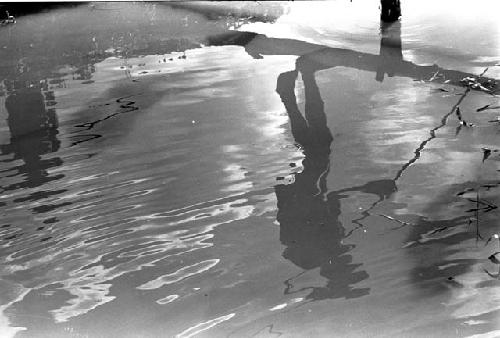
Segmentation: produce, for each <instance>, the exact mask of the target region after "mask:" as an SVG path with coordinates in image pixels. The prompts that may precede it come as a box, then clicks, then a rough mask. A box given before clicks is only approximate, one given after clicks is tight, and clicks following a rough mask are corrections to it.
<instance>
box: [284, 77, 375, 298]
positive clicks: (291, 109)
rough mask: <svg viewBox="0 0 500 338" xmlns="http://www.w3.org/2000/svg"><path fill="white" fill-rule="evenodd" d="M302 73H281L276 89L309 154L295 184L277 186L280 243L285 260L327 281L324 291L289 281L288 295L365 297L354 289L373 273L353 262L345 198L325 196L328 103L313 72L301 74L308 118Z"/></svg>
mask: <svg viewBox="0 0 500 338" xmlns="http://www.w3.org/2000/svg"><path fill="white" fill-rule="evenodd" d="M297 73H298V72H297V71H292V72H287V73H283V74H281V75H280V76H279V78H278V84H277V92H278V93H279V95H280V97H281V100H282V101H283V104H284V105H285V108H286V111H287V113H288V116H289V118H290V124H291V130H292V134H293V137H294V139H295V141H296V142H297V143H298V144H299V145H300V146H301V147H302V150H303V153H304V155H305V158H304V160H303V162H302V165H303V168H304V169H303V171H302V172H301V173H299V174H297V175H295V181H294V183H292V184H289V185H278V186H276V187H275V191H276V197H277V201H278V215H277V220H278V222H279V223H280V241H281V243H282V244H283V245H285V246H286V249H285V251H284V252H283V257H284V258H286V259H288V260H290V261H291V262H293V263H294V264H295V265H297V266H299V267H301V268H302V269H304V270H312V269H316V268H319V273H320V275H321V276H323V277H325V278H326V279H327V280H328V281H327V284H326V286H324V287H307V288H303V289H300V290H291V289H292V288H293V285H292V282H291V280H288V281H287V284H288V285H287V290H286V291H285V293H292V292H301V291H304V290H306V289H311V292H310V293H309V294H308V296H307V299H311V300H321V299H328V298H341V297H345V298H356V297H361V296H363V295H366V294H368V292H369V289H367V288H355V287H352V285H353V284H356V283H357V282H360V281H362V280H364V279H366V278H368V274H367V273H366V271H355V270H356V269H358V268H359V267H360V266H361V264H353V263H352V257H351V256H350V255H348V254H347V253H348V252H349V251H350V250H352V249H353V247H354V246H353V245H345V244H343V243H342V239H343V238H344V237H345V233H344V228H343V227H342V225H341V224H340V222H339V220H338V217H339V215H340V198H341V196H339V195H333V194H328V196H326V189H327V186H326V177H327V175H328V172H329V168H330V146H331V143H332V141H333V137H332V135H331V132H330V129H329V128H328V126H327V121H326V115H325V112H324V103H323V100H322V99H321V96H320V92H319V88H318V86H317V84H316V80H315V78H314V72H309V71H304V70H302V71H301V75H302V80H303V82H304V89H305V118H304V116H303V115H302V113H301V112H300V110H299V108H298V106H297V100H296V98H295V94H294V89H295V80H296V77H297Z"/></svg>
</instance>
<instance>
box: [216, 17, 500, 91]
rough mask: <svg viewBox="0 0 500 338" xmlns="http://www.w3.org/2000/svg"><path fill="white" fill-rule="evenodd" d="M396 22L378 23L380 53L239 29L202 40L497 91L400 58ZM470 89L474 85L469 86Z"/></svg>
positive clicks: (488, 83) (490, 83)
mask: <svg viewBox="0 0 500 338" xmlns="http://www.w3.org/2000/svg"><path fill="white" fill-rule="evenodd" d="M400 29H401V28H400V22H399V21H397V22H394V23H392V24H387V23H385V24H384V23H383V24H382V26H381V33H382V41H381V50H380V55H375V54H370V53H363V52H357V51H354V50H351V49H345V48H332V47H327V46H324V45H318V44H314V43H309V42H304V41H300V40H294V39H281V38H269V37H267V36H266V35H263V34H257V33H252V32H243V31H231V32H226V33H224V34H219V35H215V36H210V37H209V38H207V40H206V43H207V44H208V45H212V46H225V45H237V46H242V47H244V48H245V51H246V52H247V53H248V54H249V55H250V56H252V57H253V58H257V59H258V58H262V56H263V55H297V56H300V58H299V60H297V62H298V67H299V68H300V63H307V64H308V65H309V66H312V65H314V68H315V69H316V70H321V69H328V68H333V67H348V68H355V69H359V70H364V71H369V72H375V73H376V74H377V75H376V78H377V80H379V81H382V80H383V77H382V76H381V75H382V74H383V73H387V74H388V75H389V76H400V77H408V78H411V79H414V80H422V81H432V82H436V83H444V82H445V81H446V83H447V84H448V85H451V86H460V87H463V86H464V85H463V84H462V83H461V80H462V79H463V78H465V77H474V78H476V79H477V80H478V82H479V83H481V85H482V86H483V87H484V88H487V89H488V90H489V93H490V94H496V93H498V92H499V91H500V86H498V84H497V80H495V79H492V78H488V77H486V76H477V75H475V74H471V73H466V72H461V71H457V70H450V69H444V68H442V67H439V66H438V65H429V66H427V65H426V66H421V65H417V64H415V63H412V62H409V61H405V60H403V59H402V52H401V37H400V34H401V33H400ZM473 89H474V88H473Z"/></svg>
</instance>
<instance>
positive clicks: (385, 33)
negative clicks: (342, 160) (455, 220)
mask: <svg viewBox="0 0 500 338" xmlns="http://www.w3.org/2000/svg"><path fill="white" fill-rule="evenodd" d="M381 32H382V39H381V45H380V56H381V62H380V65H379V67H378V68H377V80H378V81H383V77H384V73H385V72H387V73H388V75H389V76H392V75H393V74H392V71H391V69H390V65H391V64H393V62H394V60H396V61H398V60H401V59H402V52H401V34H400V32H401V28H400V23H399V22H397V23H395V24H387V23H382V24H381ZM248 37H249V36H248V35H246V36H243V37H242V38H240V40H239V41H238V40H236V41H237V42H240V43H242V42H244V41H245V38H247V39H248ZM250 53H252V51H250ZM251 55H252V54H251ZM306 55H307V54H306ZM297 65H298V68H299V69H300V74H301V75H302V80H303V82H304V91H305V117H304V116H303V115H302V113H301V112H300V110H299V108H298V105H297V100H296V97H295V93H294V89H295V81H296V78H297V75H298V71H297V70H295V71H291V72H287V73H283V74H281V75H280V76H279V78H278V83H277V92H278V94H279V95H280V97H281V100H282V101H283V104H284V106H285V108H286V111H287V114H288V116H289V119H290V125H291V131H292V134H293V137H294V139H295V141H296V142H297V144H298V145H299V146H300V147H301V149H302V151H303V153H304V156H305V158H304V160H303V162H302V164H303V171H302V172H301V173H299V174H296V175H295V180H294V182H293V183H292V184H289V185H278V186H276V187H275V191H276V197H277V200H278V215H277V220H278V222H279V223H280V241H281V243H282V244H283V245H285V246H286V247H287V248H286V249H285V251H284V253H283V257H285V258H286V259H288V260H290V261H291V262H293V263H294V264H295V265H297V266H299V267H301V268H303V269H304V270H312V269H315V268H318V267H319V268H320V275H321V276H323V277H325V278H326V279H327V280H328V281H327V284H326V286H325V287H311V288H310V289H311V292H310V293H309V295H308V296H307V298H308V299H311V300H321V299H327V298H341V297H345V298H356V297H361V296H364V295H367V294H368V293H369V291H370V289H368V288H356V287H353V285H354V284H356V283H358V282H360V281H362V280H365V279H367V278H368V277H369V276H368V274H367V273H366V271H363V270H361V271H356V270H357V269H358V268H359V267H360V266H361V265H362V264H354V263H352V256H350V255H348V254H347V253H348V252H349V251H351V250H352V249H353V248H354V245H345V244H343V239H344V238H346V237H348V236H349V235H350V234H351V233H352V231H351V232H349V233H347V234H346V232H345V229H344V227H343V226H342V224H341V222H340V221H339V216H340V213H341V211H340V205H341V204H340V202H341V199H342V198H344V197H347V196H345V195H342V193H346V192H352V191H358V192H363V193H367V194H373V195H376V196H378V200H377V201H376V202H375V203H373V204H372V205H371V206H370V207H369V208H368V209H366V210H365V211H364V212H363V213H362V217H361V218H359V219H357V220H354V221H353V222H354V223H357V224H359V226H362V224H361V223H360V222H361V221H362V220H363V219H364V218H366V217H367V216H369V211H370V210H371V209H373V208H374V207H375V206H376V205H377V204H378V203H380V202H381V201H383V200H385V199H387V198H388V197H390V196H391V195H392V193H394V192H395V191H396V190H397V188H396V181H395V180H391V179H381V180H376V181H371V182H368V183H366V184H363V185H360V186H354V187H350V188H346V189H342V190H338V191H331V192H329V193H327V184H326V178H327V176H328V173H329V169H330V153H331V149H330V147H331V144H332V141H333V137H332V135H331V132H330V129H329V128H328V126H327V119H326V114H325V111H324V103H323V100H322V98H321V94H320V91H319V88H318V86H317V84H316V80H315V77H314V73H315V71H316V70H318V64H317V63H316V62H315V61H312V59H311V58H307V56H302V57H300V58H299V59H298V60H297ZM286 284H287V289H286V291H285V293H291V292H300V291H304V289H309V288H303V289H300V290H293V291H292V290H291V289H292V288H293V285H292V282H291V280H288V281H287V282H286Z"/></svg>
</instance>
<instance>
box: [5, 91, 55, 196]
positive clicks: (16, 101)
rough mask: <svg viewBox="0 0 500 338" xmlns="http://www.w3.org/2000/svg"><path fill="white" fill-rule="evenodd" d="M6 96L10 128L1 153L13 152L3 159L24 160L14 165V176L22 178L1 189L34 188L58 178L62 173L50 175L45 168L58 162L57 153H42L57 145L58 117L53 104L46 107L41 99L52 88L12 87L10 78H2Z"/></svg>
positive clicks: (49, 99)
mask: <svg viewBox="0 0 500 338" xmlns="http://www.w3.org/2000/svg"><path fill="white" fill-rule="evenodd" d="M6 87H7V91H8V93H9V94H8V96H7V98H6V100H5V108H6V110H7V112H8V118H7V123H8V127H9V130H10V134H11V136H10V143H9V144H5V145H0V151H1V153H2V154H3V155H9V154H13V158H12V159H10V160H6V161H8V162H14V161H16V160H22V161H23V162H24V163H23V164H21V165H19V166H16V167H14V169H17V171H18V173H17V174H16V175H12V176H15V177H16V178H19V177H22V178H23V181H22V182H19V183H13V184H11V185H8V186H6V187H3V189H2V190H3V191H8V190H14V189H20V188H35V187H38V186H40V185H42V184H44V183H47V182H50V181H53V180H57V179H60V178H61V177H63V175H53V176H50V175H49V173H48V172H47V170H48V169H49V168H52V167H56V166H60V165H62V163H63V161H62V160H61V159H60V158H59V157H53V158H48V159H44V158H42V156H43V155H44V154H48V153H52V152H55V151H57V150H58V149H59V147H60V141H59V140H58V139H57V133H58V131H57V127H58V121H57V116H56V114H55V110H54V109H53V108H49V109H47V108H46V105H45V100H47V101H51V102H52V100H53V99H54V95H53V93H52V92H48V91H47V92H45V97H44V94H43V93H42V91H41V88H40V87H28V88H22V87H21V88H16V87H17V86H16V85H15V83H14V82H10V83H8V82H7V81H6Z"/></svg>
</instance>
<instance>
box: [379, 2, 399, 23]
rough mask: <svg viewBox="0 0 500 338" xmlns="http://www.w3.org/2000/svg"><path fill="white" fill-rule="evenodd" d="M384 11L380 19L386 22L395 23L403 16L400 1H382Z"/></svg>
mask: <svg viewBox="0 0 500 338" xmlns="http://www.w3.org/2000/svg"><path fill="white" fill-rule="evenodd" d="M380 4H381V8H382V11H381V13H380V19H381V20H382V21H384V22H394V21H396V20H398V19H399V17H400V16H401V4H400V1H399V0H380Z"/></svg>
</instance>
